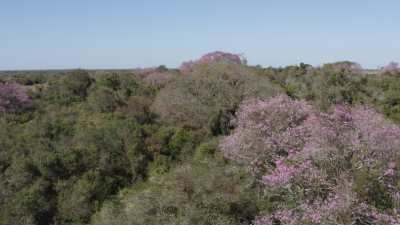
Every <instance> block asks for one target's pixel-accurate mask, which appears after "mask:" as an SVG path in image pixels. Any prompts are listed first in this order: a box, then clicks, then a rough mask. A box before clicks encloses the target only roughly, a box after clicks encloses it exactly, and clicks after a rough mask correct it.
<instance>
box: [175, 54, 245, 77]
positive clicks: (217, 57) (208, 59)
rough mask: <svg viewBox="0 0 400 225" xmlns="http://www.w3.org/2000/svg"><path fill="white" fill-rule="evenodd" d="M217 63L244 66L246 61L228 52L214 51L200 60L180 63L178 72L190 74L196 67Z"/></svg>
mask: <svg viewBox="0 0 400 225" xmlns="http://www.w3.org/2000/svg"><path fill="white" fill-rule="evenodd" d="M218 61H227V62H231V63H236V64H246V59H245V58H243V57H242V56H240V55H237V54H232V53H228V52H221V51H215V52H211V53H208V54H205V55H203V56H202V57H201V58H200V59H197V60H191V61H188V62H184V63H182V65H181V67H180V70H181V72H182V73H184V74H187V73H190V72H191V71H192V70H193V68H194V67H195V66H196V65H202V64H209V63H213V62H218Z"/></svg>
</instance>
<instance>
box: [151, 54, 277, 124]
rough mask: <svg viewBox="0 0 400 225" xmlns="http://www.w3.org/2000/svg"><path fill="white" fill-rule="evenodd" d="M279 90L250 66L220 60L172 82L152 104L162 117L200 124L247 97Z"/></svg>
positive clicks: (262, 97)
mask: <svg viewBox="0 0 400 225" xmlns="http://www.w3.org/2000/svg"><path fill="white" fill-rule="evenodd" d="M280 91H281V89H280V88H278V87H276V86H274V85H272V84H271V82H270V80H269V79H268V78H267V77H262V76H257V75H256V74H255V72H254V71H253V70H252V69H251V68H249V67H246V66H244V65H238V64H233V63H226V62H219V63H213V64H210V65H203V66H198V67H196V69H195V70H194V71H193V72H192V73H191V74H189V75H187V76H183V77H181V78H180V79H177V80H175V81H173V82H171V83H169V84H168V85H167V86H166V87H165V88H163V89H162V90H161V91H160V92H159V93H158V95H157V97H156V99H155V101H154V103H153V106H152V108H153V110H154V112H156V113H157V114H158V115H159V116H160V119H161V120H162V121H167V122H171V123H179V124H185V125H189V126H192V127H197V128H198V127H204V126H206V125H208V124H209V123H212V121H210V118H212V117H213V115H217V114H218V113H219V112H220V111H229V110H233V109H235V108H236V107H237V105H238V104H240V102H241V101H243V100H245V99H247V98H251V97H257V98H261V99H265V98H268V97H271V96H274V95H276V94H277V93H279V92H280Z"/></svg>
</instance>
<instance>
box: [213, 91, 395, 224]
mask: <svg viewBox="0 0 400 225" xmlns="http://www.w3.org/2000/svg"><path fill="white" fill-rule="evenodd" d="M234 122H235V124H236V128H235V130H234V131H233V132H232V134H231V135H229V136H227V137H225V138H223V139H222V140H221V141H220V149H221V150H222V152H223V153H224V155H225V156H226V157H227V158H229V159H232V160H234V161H237V162H239V163H242V164H244V165H247V166H249V168H250V170H251V171H252V172H253V174H254V175H255V177H256V178H259V179H261V181H262V183H263V184H265V185H266V186H267V187H269V189H268V190H270V191H274V190H276V191H278V192H277V193H282V191H284V193H287V195H292V196H291V197H290V198H291V199H297V201H298V203H299V205H298V206H297V208H285V205H284V204H283V205H284V206H283V208H282V210H278V211H276V212H275V213H273V214H272V215H267V216H265V217H261V218H259V219H258V220H257V221H256V222H255V223H254V224H255V225H267V224H275V223H274V221H280V223H281V224H304V223H307V224H308V223H311V224H347V223H348V221H347V222H346V220H340V219H339V218H346V216H347V217H349V218H348V220H351V219H352V218H353V217H354V215H352V213H353V212H358V211H360V210H361V209H362V208H363V207H362V206H363V204H364V203H363V200H362V199H361V200H360V199H357V197H355V196H357V193H354V191H353V189H352V188H347V189H346V191H344V192H343V193H347V194H342V193H341V191H335V190H336V189H339V188H340V187H341V185H342V186H343V184H349V185H348V186H351V184H352V183H354V180H353V179H354V177H353V176H352V173H353V171H354V170H361V169H362V170H374V171H378V172H379V173H380V174H381V176H380V178H376V179H382V182H383V184H384V185H385V187H386V188H387V190H388V191H389V192H390V193H393V202H397V200H396V196H398V195H397V194H396V193H399V192H400V190H398V188H396V182H397V181H396V179H397V178H398V177H399V176H397V173H396V171H397V167H398V165H396V163H395V162H394V161H393V160H394V159H399V158H400V147H399V146H400V127H399V126H397V125H395V124H393V123H392V122H390V121H388V120H386V119H385V118H384V117H383V116H382V115H380V114H379V113H377V112H376V111H375V110H373V109H371V108H366V107H356V108H349V107H346V106H341V105H338V106H336V107H333V108H332V109H331V110H330V111H329V112H320V111H318V110H316V109H315V108H314V107H312V106H311V105H309V104H308V103H307V102H304V101H293V100H291V99H289V98H288V97H287V96H277V97H275V98H272V99H270V100H268V101H259V100H252V101H247V102H246V103H244V104H243V105H242V106H241V107H240V109H239V110H238V113H237V119H236V121H234ZM383 178H385V179H383ZM379 182H381V181H379ZM321 190H322V192H325V194H320V195H318V194H314V195H313V194H311V195H309V194H307V193H320V192H321ZM301 192H303V193H301ZM326 195H329V196H330V197H329V198H327V199H324V197H323V196H326ZM321 199H323V200H321ZM364 208H365V210H364V211H363V212H362V213H360V214H362V215H364V216H366V217H368V216H369V217H372V218H373V221H374V222H376V223H378V224H389V225H394V224H397V223H398V222H399V218H397V217H396V216H394V215H393V213H394V214H396V213H398V212H389V213H386V214H385V213H380V214H379V213H375V214H373V212H375V211H374V210H375V209H374V206H370V205H367V207H364ZM397 216H398V215H397ZM378 221H383V222H378Z"/></svg>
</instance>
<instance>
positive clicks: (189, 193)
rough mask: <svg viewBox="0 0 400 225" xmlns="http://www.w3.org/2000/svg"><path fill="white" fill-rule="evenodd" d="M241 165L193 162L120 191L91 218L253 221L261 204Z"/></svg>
mask: <svg viewBox="0 0 400 225" xmlns="http://www.w3.org/2000/svg"><path fill="white" fill-rule="evenodd" d="M242 175H244V174H242V173H241V172H240V171H237V170H236V169H234V168H230V167H229V166H224V165H219V164H216V163H213V162H208V163H194V162H192V163H190V164H186V165H183V166H181V167H179V168H176V169H175V170H173V171H171V173H168V174H166V175H164V176H156V177H154V178H152V179H151V181H149V183H148V184H146V185H141V186H139V187H137V188H134V189H131V190H127V191H125V192H122V193H121V195H120V196H119V197H118V198H117V199H116V200H114V201H111V202H108V203H107V204H105V206H104V207H103V209H102V210H101V211H100V212H98V213H97V214H96V215H95V216H94V218H93V224H94V225H103V224H104V225H105V224H108V225H112V224H116V225H117V224H118V225H124V224H130V225H134V224H138V225H142V224H148V225H151V224H154V225H156V224H157V225H158V224H166V225H167V224H182V225H183V224H188V225H189V224H199V225H200V224H201V225H203V224H210V225H213V224H215V225H225V224H226V225H228V224H229V225H231V224H232V225H233V224H238V223H239V222H250V221H251V219H252V217H253V215H255V213H257V211H258V209H257V207H256V206H255V205H254V204H253V202H252V201H251V199H252V197H253V196H252V192H251V191H249V190H248V188H247V187H246V183H247V182H248V181H246V179H243V177H242Z"/></svg>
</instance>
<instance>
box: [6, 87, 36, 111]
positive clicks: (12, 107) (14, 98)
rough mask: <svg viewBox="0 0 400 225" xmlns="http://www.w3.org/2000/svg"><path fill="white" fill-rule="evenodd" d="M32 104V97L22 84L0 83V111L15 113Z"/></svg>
mask: <svg viewBox="0 0 400 225" xmlns="http://www.w3.org/2000/svg"><path fill="white" fill-rule="evenodd" d="M31 104H32V101H31V98H30V97H29V96H28V95H27V93H26V91H25V90H24V89H23V87H22V86H21V85H19V84H15V83H9V84H0V112H3V113H4V112H7V113H14V112H17V111H18V110H20V109H22V108H24V107H28V106H30V105H31Z"/></svg>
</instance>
